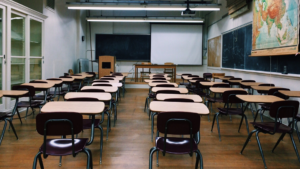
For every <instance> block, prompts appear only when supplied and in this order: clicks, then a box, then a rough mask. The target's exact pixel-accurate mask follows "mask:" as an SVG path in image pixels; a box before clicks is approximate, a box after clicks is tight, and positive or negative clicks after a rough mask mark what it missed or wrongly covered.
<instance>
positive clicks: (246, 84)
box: [240, 82, 263, 87]
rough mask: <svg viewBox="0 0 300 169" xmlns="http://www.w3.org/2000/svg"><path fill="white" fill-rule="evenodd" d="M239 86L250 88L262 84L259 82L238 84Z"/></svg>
mask: <svg viewBox="0 0 300 169" xmlns="http://www.w3.org/2000/svg"><path fill="white" fill-rule="evenodd" d="M240 84H241V85H243V86H247V87H250V86H258V85H260V84H263V83H260V82H240Z"/></svg>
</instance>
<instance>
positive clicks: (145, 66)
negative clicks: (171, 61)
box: [134, 64, 176, 68]
mask: <svg viewBox="0 0 300 169" xmlns="http://www.w3.org/2000/svg"><path fill="white" fill-rule="evenodd" d="M134 66H135V67H136V68H176V65H158V64H145V65H142V64H134Z"/></svg>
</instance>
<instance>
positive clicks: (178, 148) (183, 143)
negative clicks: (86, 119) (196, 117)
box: [156, 137, 198, 154]
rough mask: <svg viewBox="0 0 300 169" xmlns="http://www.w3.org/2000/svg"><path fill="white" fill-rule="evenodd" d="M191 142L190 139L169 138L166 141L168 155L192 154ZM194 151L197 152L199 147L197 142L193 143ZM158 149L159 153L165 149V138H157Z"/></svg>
mask: <svg viewBox="0 0 300 169" xmlns="http://www.w3.org/2000/svg"><path fill="white" fill-rule="evenodd" d="M190 142H191V140H190V139H189V138H174V137H168V138H167V141H166V153H170V154H188V153H190V152H191V146H190ZM192 144H193V147H192V148H193V151H197V150H198V147H197V144H196V142H195V141H193V143H192ZM156 148H157V149H159V151H163V149H164V137H157V138H156Z"/></svg>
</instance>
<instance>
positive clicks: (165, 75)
mask: <svg viewBox="0 0 300 169" xmlns="http://www.w3.org/2000/svg"><path fill="white" fill-rule="evenodd" d="M154 75H156V74H150V75H149V76H150V77H151V78H154ZM163 76H164V77H165V78H166V77H168V76H169V75H168V74H163ZM158 78H159V77H158Z"/></svg>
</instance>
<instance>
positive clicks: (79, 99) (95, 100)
mask: <svg viewBox="0 0 300 169" xmlns="http://www.w3.org/2000/svg"><path fill="white" fill-rule="evenodd" d="M67 101H80V102H98V101H99V100H98V99H96V98H92V97H76V98H70V99H67Z"/></svg>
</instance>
